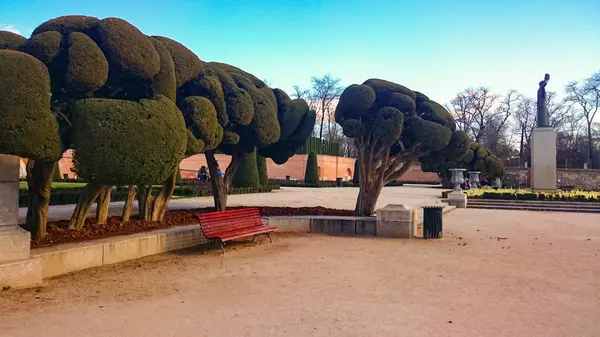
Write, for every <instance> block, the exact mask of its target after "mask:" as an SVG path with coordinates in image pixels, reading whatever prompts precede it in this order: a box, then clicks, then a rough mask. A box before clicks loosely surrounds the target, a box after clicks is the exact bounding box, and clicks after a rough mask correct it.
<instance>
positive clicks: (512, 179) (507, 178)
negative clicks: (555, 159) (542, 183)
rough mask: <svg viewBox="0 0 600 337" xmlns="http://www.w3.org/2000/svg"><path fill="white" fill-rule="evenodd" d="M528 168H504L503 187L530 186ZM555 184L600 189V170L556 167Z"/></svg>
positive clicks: (593, 189) (584, 188)
mask: <svg viewBox="0 0 600 337" xmlns="http://www.w3.org/2000/svg"><path fill="white" fill-rule="evenodd" d="M528 174H529V169H528V168H518V167H509V168H506V169H505V175H504V177H503V178H502V184H503V185H504V186H505V187H523V188H525V187H530V183H531V182H530V177H528ZM556 186H557V188H560V189H565V190H568V189H579V190H584V191H599V190H600V170H583V169H561V168H558V169H556Z"/></svg>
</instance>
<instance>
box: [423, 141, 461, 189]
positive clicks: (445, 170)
mask: <svg viewBox="0 0 600 337" xmlns="http://www.w3.org/2000/svg"><path fill="white" fill-rule="evenodd" d="M470 145H471V140H470V139H469V136H468V135H467V134H466V133H464V132H462V131H457V132H455V133H453V134H452V137H451V138H450V142H448V145H446V146H445V147H444V148H443V149H440V150H438V151H433V152H431V153H430V154H428V155H426V156H423V157H421V158H419V162H420V163H421V170H423V171H424V172H434V173H437V175H438V176H439V177H440V180H441V182H442V186H443V187H445V188H452V183H451V182H450V179H451V178H452V177H451V175H452V174H451V173H450V171H449V170H450V169H452V168H465V165H466V164H465V163H464V162H463V161H462V159H463V157H464V156H465V155H466V154H467V153H468V151H469V147H470Z"/></svg>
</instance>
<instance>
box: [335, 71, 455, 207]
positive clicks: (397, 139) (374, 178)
mask: <svg viewBox="0 0 600 337" xmlns="http://www.w3.org/2000/svg"><path fill="white" fill-rule="evenodd" d="M335 119H336V122H337V123H338V124H340V125H341V126H342V127H343V131H344V134H345V135H346V136H347V137H350V138H352V139H353V140H354V144H355V145H356V148H357V149H358V153H359V156H358V158H359V171H360V172H359V179H360V188H359V195H358V198H357V202H356V210H355V212H356V214H357V215H359V216H369V215H372V214H373V213H374V211H375V206H376V204H377V199H378V197H379V194H380V193H381V189H382V188H383V186H385V185H386V184H387V183H389V182H392V181H394V180H396V179H398V178H399V177H400V176H401V175H402V174H404V172H406V171H407V170H408V169H409V168H410V165H411V164H412V163H413V162H414V161H416V160H418V159H419V158H420V157H423V156H425V155H427V154H429V153H431V152H433V151H437V150H439V149H442V148H443V147H445V146H446V145H447V144H448V142H449V141H450V138H451V136H452V133H453V132H455V130H456V125H455V124H454V120H453V119H452V116H451V115H450V113H449V112H448V111H446V109H445V108H444V107H443V106H441V105H440V104H438V103H436V102H434V101H432V100H429V98H428V97H427V96H425V95H423V94H421V93H419V92H415V91H412V90H410V89H408V88H406V87H404V86H401V85H399V84H396V83H393V82H389V81H385V80H380V79H369V80H367V81H365V82H364V83H363V84H362V85H356V84H354V85H351V86H349V87H348V88H346V90H344V92H343V93H342V95H341V97H340V101H339V103H338V105H337V108H336V111H335Z"/></svg>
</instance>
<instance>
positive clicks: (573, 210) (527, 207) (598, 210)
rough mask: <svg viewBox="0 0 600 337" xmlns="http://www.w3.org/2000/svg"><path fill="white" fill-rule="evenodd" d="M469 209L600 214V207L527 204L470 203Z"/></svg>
mask: <svg viewBox="0 0 600 337" xmlns="http://www.w3.org/2000/svg"><path fill="white" fill-rule="evenodd" d="M467 208H477V209H501V210H514V211H538V212H570V213H600V207H596V208H593V207H590V208H585V207H569V206H559V205H554V206H552V205H527V204H512V205H511V204H476V203H475V204H474V203H471V202H469V203H468V204H467Z"/></svg>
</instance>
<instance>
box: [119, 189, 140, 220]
mask: <svg viewBox="0 0 600 337" xmlns="http://www.w3.org/2000/svg"><path fill="white" fill-rule="evenodd" d="M136 192H137V188H136V187H135V186H130V187H129V191H127V200H125V205H123V214H122V215H121V220H122V221H129V218H131V208H132V207H133V202H134V200H135V195H136Z"/></svg>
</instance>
